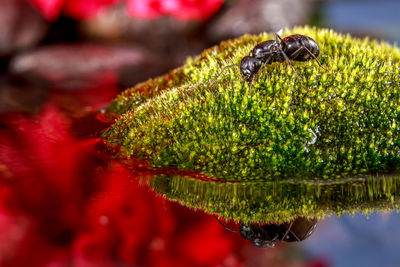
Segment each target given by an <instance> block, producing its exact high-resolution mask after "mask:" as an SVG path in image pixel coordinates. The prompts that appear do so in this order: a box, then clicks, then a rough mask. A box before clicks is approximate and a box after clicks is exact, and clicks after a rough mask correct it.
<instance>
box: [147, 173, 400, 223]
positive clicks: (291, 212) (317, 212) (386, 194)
mask: <svg viewBox="0 0 400 267" xmlns="http://www.w3.org/2000/svg"><path fill="white" fill-rule="evenodd" d="M151 186H152V187H153V188H154V189H155V190H156V192H157V193H159V194H163V195H164V196H166V197H167V198H168V199H170V200H173V201H178V202H179V203H181V204H183V205H185V206H188V207H191V208H194V209H202V210H204V211H206V212H208V213H218V214H219V215H222V216H223V217H225V218H227V219H234V220H235V221H244V222H258V223H264V222H279V223H280V222H289V221H292V220H294V219H295V218H297V217H306V218H323V217H325V216H328V215H332V214H336V215H340V214H342V213H345V212H346V213H350V214H354V213H355V212H356V211H358V212H362V213H364V214H369V213H371V212H372V211H387V210H391V209H398V208H399V206H400V178H399V177H398V176H385V177H382V176H381V177H369V178H357V179H344V180H340V181H331V182H326V181H325V182H322V181H319V182H318V181H279V182H245V183H240V182H239V183H221V182H210V181H201V180H198V179H192V178H189V177H178V176H169V177H166V176H157V177H155V178H154V179H153V181H152V183H151Z"/></svg>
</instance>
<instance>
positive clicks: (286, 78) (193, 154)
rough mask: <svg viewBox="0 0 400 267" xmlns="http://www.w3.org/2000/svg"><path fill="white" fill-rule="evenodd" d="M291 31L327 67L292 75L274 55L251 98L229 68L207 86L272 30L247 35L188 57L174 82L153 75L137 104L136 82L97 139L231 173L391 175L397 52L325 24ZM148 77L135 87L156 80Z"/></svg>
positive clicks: (159, 162)
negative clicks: (314, 48) (149, 91)
mask: <svg viewBox="0 0 400 267" xmlns="http://www.w3.org/2000/svg"><path fill="white" fill-rule="evenodd" d="M292 33H300V34H305V35H308V36H311V37H312V38H314V39H315V40H316V41H317V43H318V44H319V45H320V48H321V56H320V61H321V63H322V64H323V65H324V66H327V68H329V70H330V71H329V72H325V71H324V70H322V69H321V68H319V66H318V65H317V64H316V63H315V62H313V61H310V62H294V65H295V69H296V71H297V73H298V74H299V75H300V76H301V77H302V80H300V81H297V80H295V76H294V74H293V72H292V71H291V70H290V68H289V67H288V66H287V64H283V63H274V64H271V65H269V66H268V67H267V68H266V71H264V73H263V74H262V75H261V76H260V78H259V80H258V82H255V83H254V85H253V90H252V95H251V97H250V98H249V97H248V94H247V90H248V85H247V84H246V83H244V82H243V81H242V80H241V78H240V75H239V71H238V69H237V68H236V69H235V68H234V69H230V70H227V71H226V72H225V73H224V74H223V75H221V76H220V78H219V79H218V80H217V81H216V82H215V83H214V84H213V86H210V81H211V80H212V79H213V78H215V76H216V74H217V73H218V72H219V71H220V70H221V68H222V67H223V66H226V65H229V64H232V63H238V62H239V61H240V59H241V57H243V56H244V55H247V54H248V52H249V51H250V50H251V48H252V47H253V46H254V45H255V44H256V43H257V42H260V41H263V40H266V39H272V37H273V36H272V35H271V34H264V35H260V36H250V35H246V36H243V37H242V38H239V39H235V40H231V41H227V42H223V43H221V45H220V46H217V47H213V48H211V49H209V50H206V51H205V52H203V53H202V54H201V55H200V56H199V57H197V58H194V59H190V60H188V62H187V63H186V64H185V65H184V66H183V67H182V69H179V70H178V71H177V76H178V78H177V80H176V82H173V83H171V84H168V83H165V81H166V78H165V77H166V76H165V77H164V78H160V79H161V80H160V81H163V82H164V83H163V84H164V85H161V87H162V89H163V90H162V92H161V93H158V94H154V95H153V97H151V98H149V99H147V100H145V101H143V102H141V103H138V104H135V103H134V101H136V100H137V99H136V98H135V93H133V92H136V91H135V89H133V90H128V91H126V92H125V93H123V94H122V95H121V96H120V97H118V98H117V99H116V100H115V101H114V102H113V105H112V106H111V107H110V110H112V111H113V112H116V113H118V114H120V116H119V118H118V120H117V122H116V123H115V124H114V125H113V126H112V127H111V129H110V130H109V131H107V133H106V134H105V138H106V139H107V140H108V141H110V142H111V143H117V144H119V145H121V146H122V147H123V151H124V152H125V153H126V154H127V155H135V156H139V157H143V158H147V159H149V160H150V161H151V163H152V164H153V166H155V167H159V166H174V167H177V168H180V169H190V170H197V171H201V172H203V173H205V174H207V175H209V176H213V177H217V178H219V179H224V180H231V181H272V180H276V179H281V180H282V179H337V178H341V177H353V176H358V175H364V174H375V173H389V172H390V173H393V172H396V173H397V172H398V168H399V166H400V154H399V151H400V131H399V129H400V128H399V127H400V126H399V125H400V101H399V100H400V90H399V89H400V76H399V62H400V50H399V49H398V48H395V47H392V46H390V45H388V44H384V43H378V42H373V41H369V40H358V39H352V38H350V37H349V36H344V35H339V34H336V33H334V32H333V31H330V30H319V29H311V28H295V29H293V30H291V31H287V32H286V33H284V34H283V35H282V36H286V35H288V34H292ZM183 74H184V75H185V76H181V75H183ZM155 81H156V80H153V81H150V82H149V83H148V84H147V83H145V84H144V85H148V86H152V87H157V86H156V85H155ZM176 84H179V86H176V87H173V86H174V85H176ZM144 85H142V86H144ZM167 86H172V87H171V88H169V89H167ZM156 92H158V91H157V90H156ZM132 94H133V95H132ZM131 96H132V98H131Z"/></svg>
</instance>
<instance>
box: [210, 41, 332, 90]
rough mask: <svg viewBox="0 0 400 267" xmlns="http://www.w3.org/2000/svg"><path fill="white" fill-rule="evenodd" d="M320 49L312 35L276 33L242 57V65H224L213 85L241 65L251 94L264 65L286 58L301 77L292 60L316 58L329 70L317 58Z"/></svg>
mask: <svg viewBox="0 0 400 267" xmlns="http://www.w3.org/2000/svg"><path fill="white" fill-rule="evenodd" d="M278 39H279V40H280V42H279V40H278ZM319 51H320V49H319V46H318V44H317V43H316V42H315V41H314V40H313V39H312V38H311V37H308V36H305V35H300V34H294V35H290V36H287V37H285V38H283V39H282V38H281V37H280V36H279V35H278V34H277V33H275V40H268V41H265V42H261V43H258V44H257V45H256V46H255V47H254V48H253V50H251V51H250V53H249V55H248V56H245V57H243V58H242V60H241V61H240V65H237V64H235V65H229V66H226V67H224V68H223V69H222V71H221V72H220V73H219V74H218V75H217V77H216V78H215V79H214V80H213V81H212V82H211V85H212V84H213V83H214V82H215V80H217V79H218V77H219V76H220V75H221V74H222V73H223V72H224V71H225V70H226V69H228V68H231V67H239V68H240V75H241V76H242V79H243V80H245V81H246V82H249V95H250V90H251V84H252V82H253V81H254V80H257V79H258V76H259V75H260V73H261V72H262V71H263V69H264V67H265V66H266V65H267V64H271V63H272V62H284V61H285V60H286V62H287V63H288V64H289V65H290V67H291V68H292V70H293V72H294V74H295V75H296V77H297V78H299V76H298V75H297V73H296V71H295V70H294V67H293V65H292V63H291V62H290V60H294V61H307V60H310V59H315V60H316V61H317V63H318V65H319V66H320V67H321V68H323V69H324V70H326V71H327V69H325V68H324V67H323V66H322V65H321V64H320V63H319V61H318V59H317V57H318V55H319ZM263 63H264V65H263ZM261 65H262V67H261ZM260 68H261V70H260ZM255 76H256V77H255ZM254 77H255V78H254ZM299 79H300V78H299Z"/></svg>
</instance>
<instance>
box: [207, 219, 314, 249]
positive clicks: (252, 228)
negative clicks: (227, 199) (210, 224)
mask: <svg viewBox="0 0 400 267" xmlns="http://www.w3.org/2000/svg"><path fill="white" fill-rule="evenodd" d="M214 217H215V218H216V219H217V220H218V222H219V223H220V224H221V225H222V226H223V227H224V228H225V229H227V230H229V231H231V232H234V233H237V232H238V231H235V230H232V229H230V228H229V227H227V226H225V225H224V224H223V223H222V222H221V221H220V220H219V219H218V218H217V217H216V216H215V215H214ZM317 221H318V220H317V219H315V218H313V219H306V218H304V217H298V218H296V219H295V220H293V221H291V222H288V223H281V224H265V225H258V224H254V223H243V222H240V224H239V232H240V235H241V236H242V237H243V238H244V239H246V240H251V241H252V242H253V245H254V246H255V247H258V248H268V247H274V246H275V243H276V242H282V241H284V242H298V241H303V240H305V239H306V238H308V237H309V236H310V235H311V234H312V233H313V231H314V229H315V227H316V224H317Z"/></svg>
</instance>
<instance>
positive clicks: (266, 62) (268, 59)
mask: <svg viewBox="0 0 400 267" xmlns="http://www.w3.org/2000/svg"><path fill="white" fill-rule="evenodd" d="M271 57H272V56H269V57H268V58H267V60H265V63H264V65H263V66H262V68H261V69H260V70H259V71H258V73H257V75H256V77H255V78H254V80H256V81H257V80H258V77H260V74H261V72H262V71H263V69H264V67H265V66H266V65H267V64H268V63H269V61H270V60H271Z"/></svg>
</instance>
